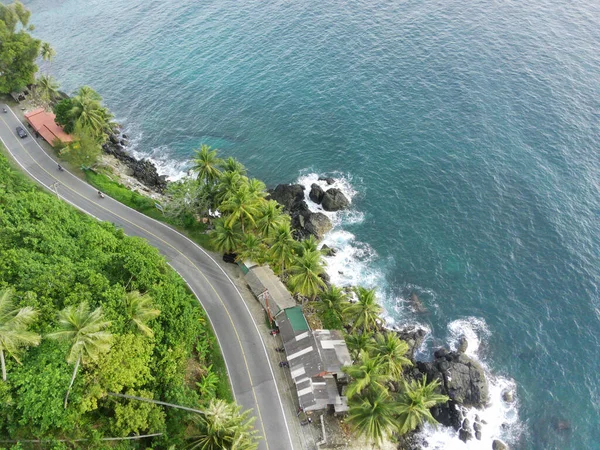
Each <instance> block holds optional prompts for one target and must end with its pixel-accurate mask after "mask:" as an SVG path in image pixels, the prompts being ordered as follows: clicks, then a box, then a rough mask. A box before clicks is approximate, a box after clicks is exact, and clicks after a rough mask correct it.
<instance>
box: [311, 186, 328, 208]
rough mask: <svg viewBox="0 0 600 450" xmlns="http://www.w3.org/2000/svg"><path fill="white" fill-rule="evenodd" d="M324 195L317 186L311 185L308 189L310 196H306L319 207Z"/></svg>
mask: <svg viewBox="0 0 600 450" xmlns="http://www.w3.org/2000/svg"><path fill="white" fill-rule="evenodd" d="M324 195H325V191H324V190H323V188H321V186H319V185H318V184H313V185H311V187H310V194H308V196H309V197H310V199H311V200H312V201H313V202H315V203H316V204H318V205H320V204H321V202H322V201H323V196H324Z"/></svg>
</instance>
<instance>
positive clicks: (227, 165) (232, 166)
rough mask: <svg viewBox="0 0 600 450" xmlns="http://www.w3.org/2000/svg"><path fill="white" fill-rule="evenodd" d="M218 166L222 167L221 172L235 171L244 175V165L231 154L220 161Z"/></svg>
mask: <svg viewBox="0 0 600 450" xmlns="http://www.w3.org/2000/svg"><path fill="white" fill-rule="evenodd" d="M219 166H220V167H221V169H223V172H235V173H237V174H239V175H242V176H243V175H246V168H245V167H244V165H243V164H242V163H241V162H239V161H238V160H237V159H235V158H234V157H232V156H230V157H229V158H227V159H226V160H224V161H221V164H220V165H219Z"/></svg>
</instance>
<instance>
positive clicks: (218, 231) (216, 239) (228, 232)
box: [209, 219, 242, 253]
mask: <svg viewBox="0 0 600 450" xmlns="http://www.w3.org/2000/svg"><path fill="white" fill-rule="evenodd" d="M209 237H210V241H211V243H212V245H213V247H214V248H215V249H216V250H217V251H219V252H224V253H231V252H235V251H236V250H237V249H238V248H239V247H240V244H241V239H242V234H241V230H240V228H239V227H238V226H237V224H234V225H233V226H229V225H228V224H227V222H226V221H225V219H219V220H216V221H215V229H214V230H213V231H211V232H210V235H209Z"/></svg>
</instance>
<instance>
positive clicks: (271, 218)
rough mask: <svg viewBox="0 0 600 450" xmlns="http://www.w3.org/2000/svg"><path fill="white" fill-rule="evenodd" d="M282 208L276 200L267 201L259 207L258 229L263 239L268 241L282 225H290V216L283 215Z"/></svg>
mask: <svg viewBox="0 0 600 450" xmlns="http://www.w3.org/2000/svg"><path fill="white" fill-rule="evenodd" d="M281 208H282V206H281V205H280V204H279V203H277V202H276V201H275V200H267V201H266V202H261V204H260V205H259V207H258V219H257V221H256V229H257V231H258V232H259V233H260V235H261V236H262V237H263V238H265V239H268V238H269V237H270V236H271V235H272V234H273V232H274V231H275V230H276V229H277V228H278V227H279V226H280V225H283V224H288V225H289V222H290V216H288V215H287V214H283V213H282V212H281Z"/></svg>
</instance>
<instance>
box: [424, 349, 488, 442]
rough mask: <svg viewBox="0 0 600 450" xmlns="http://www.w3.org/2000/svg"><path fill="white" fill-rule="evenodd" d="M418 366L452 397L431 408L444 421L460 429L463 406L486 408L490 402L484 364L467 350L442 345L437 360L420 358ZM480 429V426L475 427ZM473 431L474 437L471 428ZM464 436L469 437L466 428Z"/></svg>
mask: <svg viewBox="0 0 600 450" xmlns="http://www.w3.org/2000/svg"><path fill="white" fill-rule="evenodd" d="M416 370H417V371H418V372H420V373H421V374H422V375H424V376H426V377H427V380H428V381H429V382H431V381H434V380H438V381H439V382H440V391H441V393H442V394H444V395H447V396H448V397H449V398H450V400H449V401H448V402H447V403H446V404H443V405H437V406H436V407H434V408H432V410H431V413H432V415H433V417H434V418H435V419H436V420H437V421H438V422H440V423H441V424H443V425H446V426H451V427H454V429H455V430H460V429H461V425H462V424H463V417H462V413H461V410H460V407H461V406H473V407H476V408H482V407H483V406H485V405H486V404H487V402H488V397H489V393H488V385H487V381H486V379H485V373H484V371H483V368H482V367H481V365H480V364H479V363H478V362H477V361H474V360H473V359H471V358H469V357H468V356H467V355H465V354H463V353H458V352H448V351H447V350H446V349H444V348H440V349H438V350H436V352H435V359H434V360H433V361H430V362H422V361H418V362H417V363H416ZM413 377H414V375H413ZM415 378H418V377H415ZM478 426H479V425H478ZM477 431H480V430H477V429H475V432H477ZM469 433H470V434H471V437H472V432H471V430H469ZM462 437H463V438H467V435H466V434H465V433H464V432H463V433H462Z"/></svg>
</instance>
